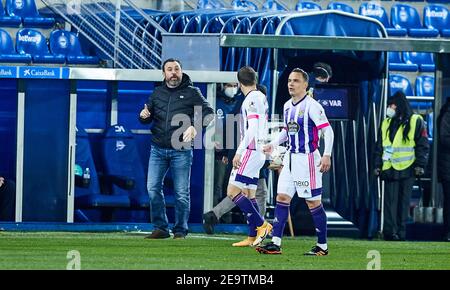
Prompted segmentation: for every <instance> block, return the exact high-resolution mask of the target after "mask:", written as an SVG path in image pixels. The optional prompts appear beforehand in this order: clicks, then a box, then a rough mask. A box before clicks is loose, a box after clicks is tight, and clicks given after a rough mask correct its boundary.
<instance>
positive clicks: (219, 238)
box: [127, 231, 239, 241]
mask: <svg viewBox="0 0 450 290" xmlns="http://www.w3.org/2000/svg"><path fill="white" fill-rule="evenodd" d="M127 234H129V235H149V234H151V232H141V231H138V232H127ZM187 237H188V238H196V239H211V240H226V241H235V240H238V239H239V238H237V237H236V238H231V237H220V236H219V237H218V236H209V235H192V234H189V235H188V236H187Z"/></svg>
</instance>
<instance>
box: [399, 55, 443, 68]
mask: <svg viewBox="0 0 450 290" xmlns="http://www.w3.org/2000/svg"><path fill="white" fill-rule="evenodd" d="M403 60H404V61H405V62H406V63H415V64H417V65H418V66H419V71H422V72H434V71H435V65H434V59H433V54H432V53H431V52H409V51H406V52H404V53H403Z"/></svg>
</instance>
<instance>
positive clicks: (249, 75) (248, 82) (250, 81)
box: [237, 66, 257, 87]
mask: <svg viewBox="0 0 450 290" xmlns="http://www.w3.org/2000/svg"><path fill="white" fill-rule="evenodd" d="M237 78H238V81H239V82H240V83H241V84H243V85H244V86H246V87H248V86H253V85H256V83H257V77H256V72H255V70H254V69H253V68H252V67H250V66H243V67H241V69H240V70H239V71H238V74H237Z"/></svg>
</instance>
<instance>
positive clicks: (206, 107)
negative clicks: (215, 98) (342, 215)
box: [192, 88, 214, 128]
mask: <svg viewBox="0 0 450 290" xmlns="http://www.w3.org/2000/svg"><path fill="white" fill-rule="evenodd" d="M193 103H194V106H201V107H202V116H203V120H202V127H203V128H206V127H208V126H209V124H210V123H211V122H212V121H213V120H214V110H213V108H212V107H211V105H210V104H209V103H208V101H207V100H206V99H205V97H203V95H202V93H201V92H200V89H198V88H194V94H193ZM192 124H194V123H192Z"/></svg>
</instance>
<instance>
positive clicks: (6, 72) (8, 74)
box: [0, 66, 17, 79]
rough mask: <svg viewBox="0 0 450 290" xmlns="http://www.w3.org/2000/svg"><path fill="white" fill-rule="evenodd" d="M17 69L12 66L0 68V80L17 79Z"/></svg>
mask: <svg viewBox="0 0 450 290" xmlns="http://www.w3.org/2000/svg"><path fill="white" fill-rule="evenodd" d="M16 77H17V68H16V67H11V66H0V78H7V79H8V78H16Z"/></svg>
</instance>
